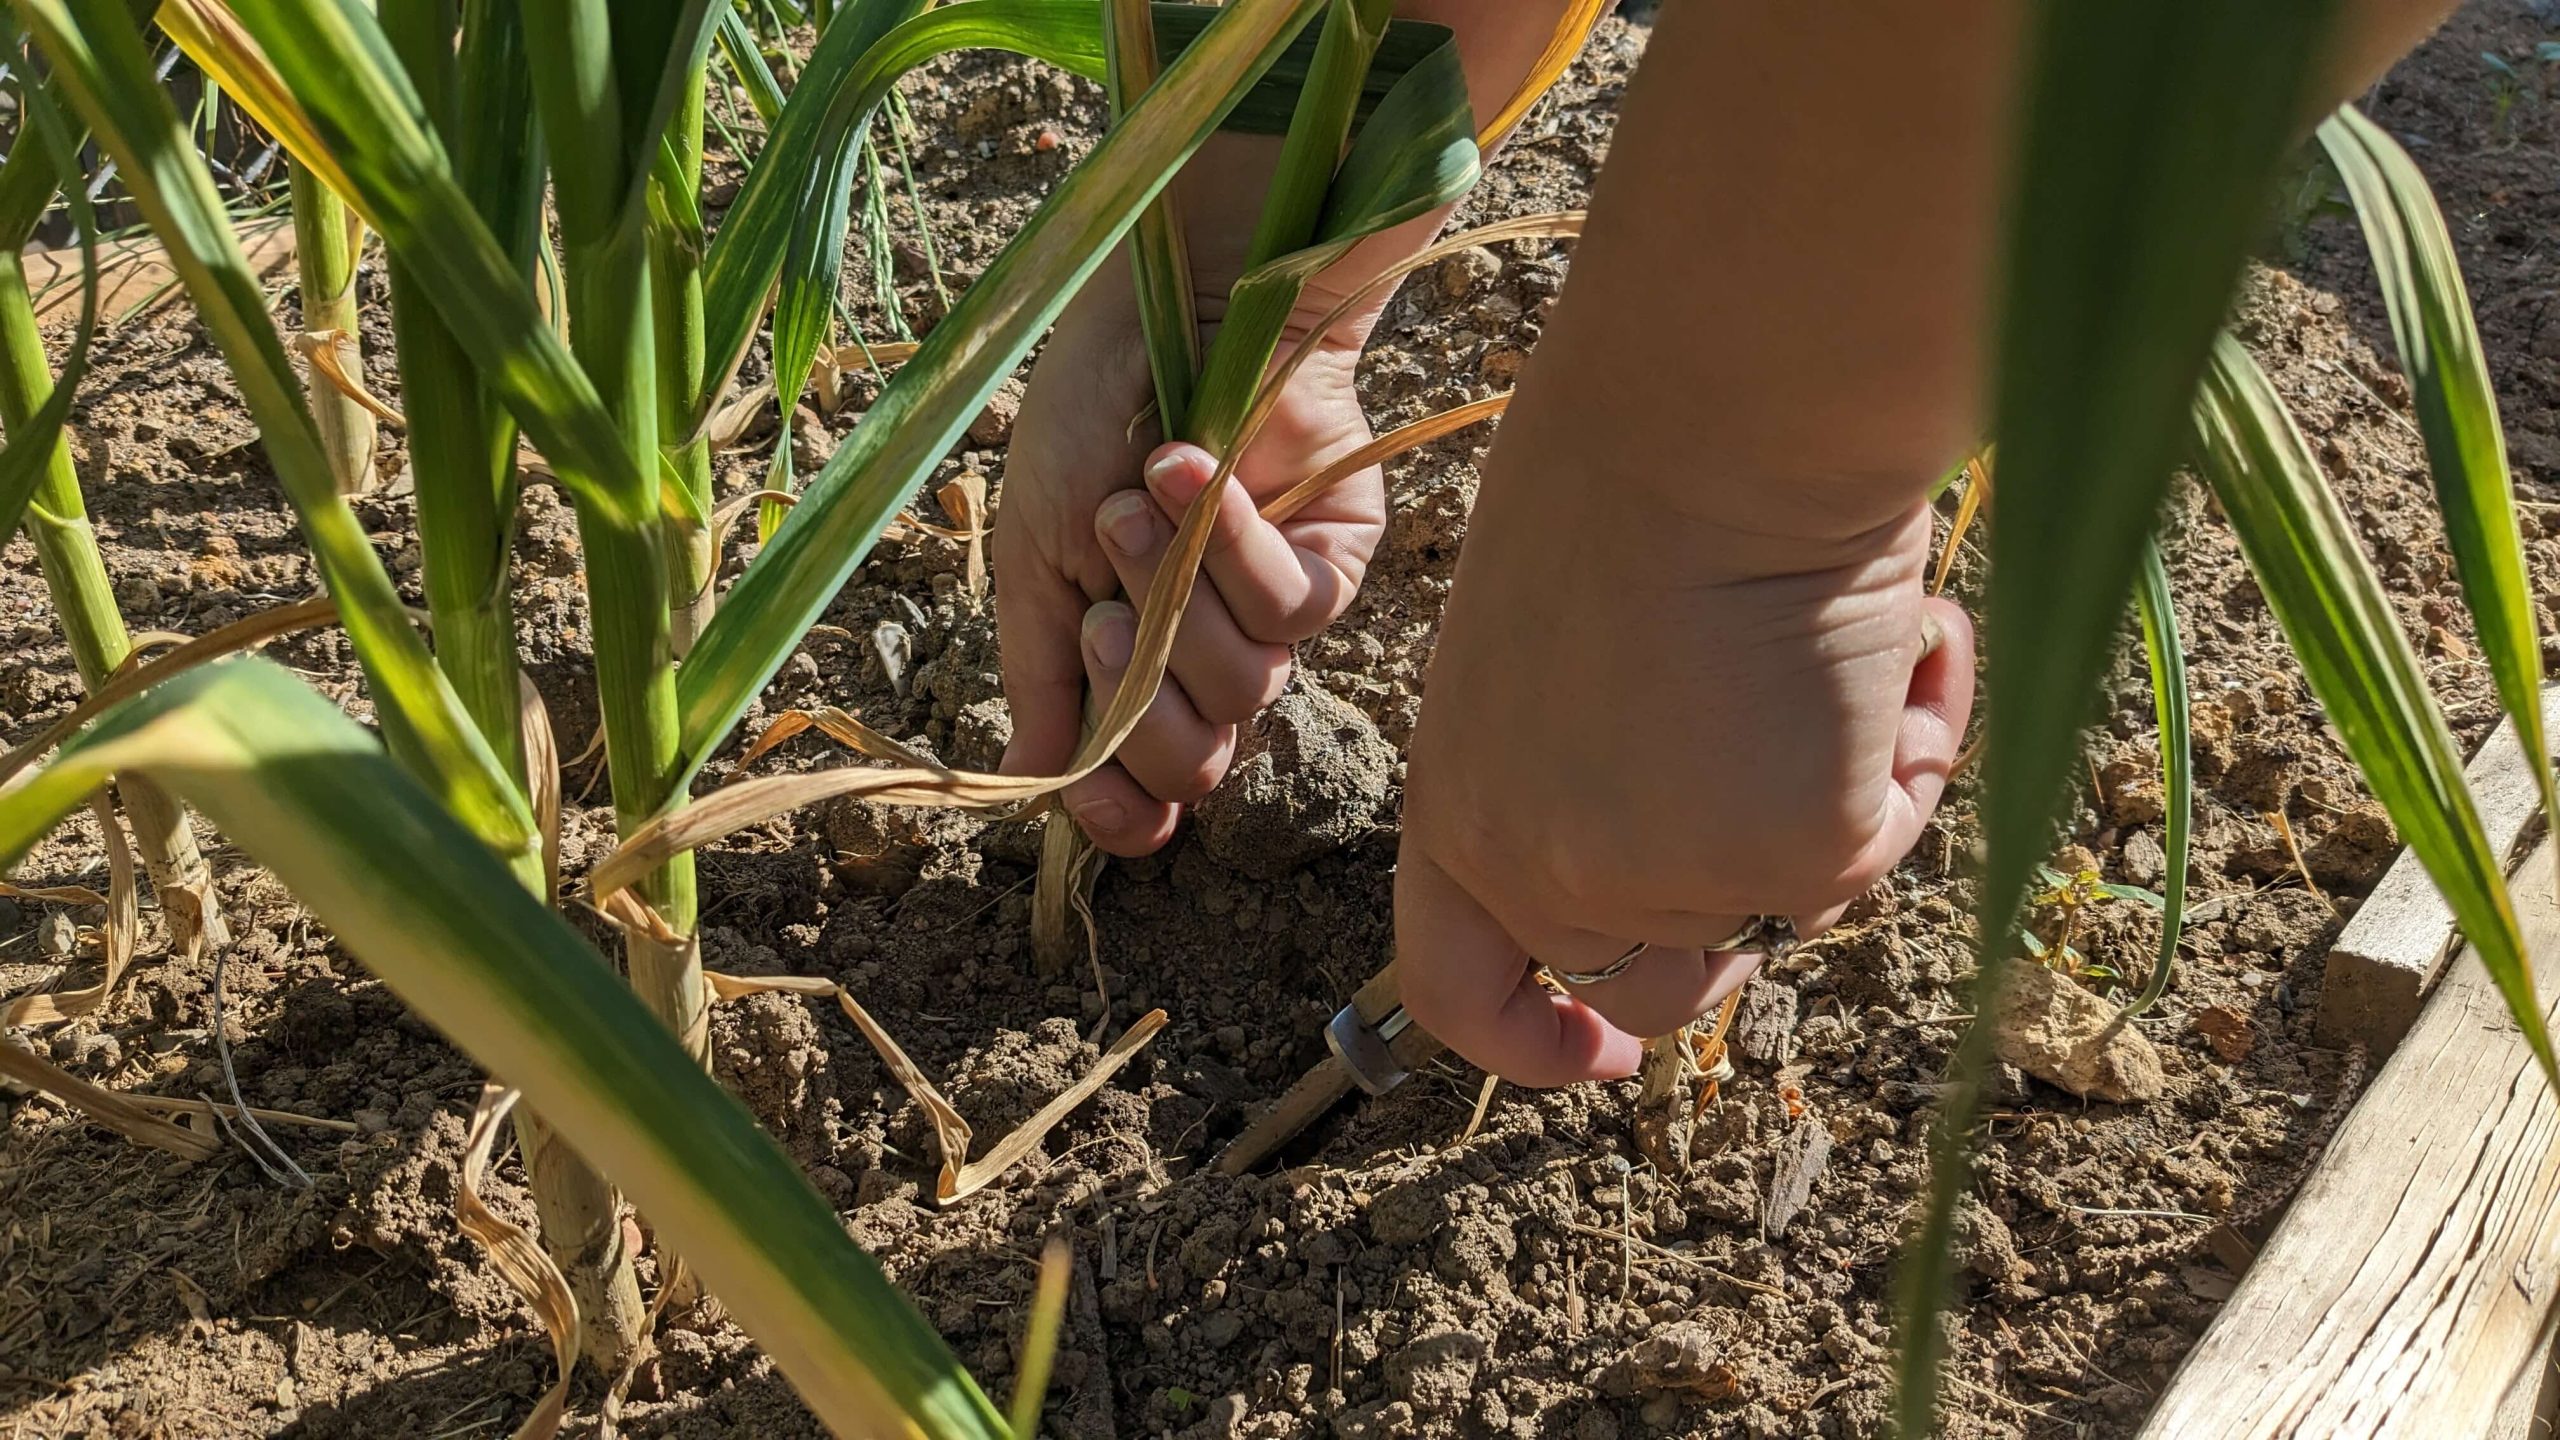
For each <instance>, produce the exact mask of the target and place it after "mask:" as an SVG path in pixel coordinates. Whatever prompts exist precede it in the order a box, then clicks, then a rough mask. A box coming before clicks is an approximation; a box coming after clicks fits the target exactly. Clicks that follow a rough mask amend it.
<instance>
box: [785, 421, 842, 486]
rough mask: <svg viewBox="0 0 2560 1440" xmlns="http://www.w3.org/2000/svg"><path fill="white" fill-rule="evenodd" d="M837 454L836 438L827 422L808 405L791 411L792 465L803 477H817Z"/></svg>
mask: <svg viewBox="0 0 2560 1440" xmlns="http://www.w3.org/2000/svg"><path fill="white" fill-rule="evenodd" d="M835 453H836V437H835V436H834V434H833V433H831V432H830V431H829V430H828V429H827V422H825V421H824V420H821V419H819V418H818V412H817V411H815V410H812V409H810V408H809V407H808V406H806V405H795V406H793V407H792V410H791V465H792V468H793V469H794V470H796V471H798V472H799V473H800V474H801V475H804V476H807V475H815V474H817V473H818V472H819V471H820V470H822V469H825V468H826V464H827V461H828V460H829V459H831V458H833V457H834V455H835Z"/></svg>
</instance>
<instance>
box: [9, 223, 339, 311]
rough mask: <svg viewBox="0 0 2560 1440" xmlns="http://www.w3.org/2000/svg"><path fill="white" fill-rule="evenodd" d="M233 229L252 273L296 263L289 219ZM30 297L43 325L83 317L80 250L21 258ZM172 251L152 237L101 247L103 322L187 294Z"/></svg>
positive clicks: (69, 247) (34, 251)
mask: <svg viewBox="0 0 2560 1440" xmlns="http://www.w3.org/2000/svg"><path fill="white" fill-rule="evenodd" d="M234 229H235V231H236V233H237V234H238V236H239V240H240V248H241V251H242V253H244V254H246V255H247V256H248V257H249V268H250V270H251V271H252V272H253V273H255V274H256V275H257V277H258V278H259V279H261V280H264V279H267V278H268V277H270V276H272V275H274V274H276V273H277V272H279V271H282V270H284V269H286V268H288V267H290V266H291V265H292V263H293V221H292V220H291V219H290V218H289V217H285V216H264V217H260V218H257V219H250V220H241V221H238V222H236V223H235V225H234ZM22 263H23V264H24V265H25V267H26V271H27V293H28V295H29V296H30V297H31V298H33V300H34V301H35V310H36V320H37V322H38V323H39V324H44V325H53V324H69V323H71V322H72V321H75V320H78V319H79V318H80V247H79V246H78V245H77V244H71V245H65V246H61V247H58V248H55V249H32V248H31V249H29V250H28V251H27V252H26V254H25V255H24V256H23V257H22ZM182 293H183V292H182V290H181V288H180V286H179V284H178V272H177V270H176V269H175V268H174V267H173V266H171V265H170V263H169V254H168V251H167V250H165V249H163V248H162V246H161V244H160V242H159V241H158V240H157V239H154V238H152V237H150V236H147V235H145V236H136V237H132V238H128V239H123V240H110V241H106V242H104V243H102V244H100V245H99V246H98V319H99V322H100V323H101V324H107V325H112V324H115V323H117V322H118V321H120V320H128V319H132V318H134V317H135V316H138V315H143V314H147V313H149V312H150V311H152V310H156V309H158V308H159V307H160V306H162V305H165V304H167V303H168V302H170V301H171V300H174V299H176V298H178V297H179V296H180V295H181V294H182Z"/></svg>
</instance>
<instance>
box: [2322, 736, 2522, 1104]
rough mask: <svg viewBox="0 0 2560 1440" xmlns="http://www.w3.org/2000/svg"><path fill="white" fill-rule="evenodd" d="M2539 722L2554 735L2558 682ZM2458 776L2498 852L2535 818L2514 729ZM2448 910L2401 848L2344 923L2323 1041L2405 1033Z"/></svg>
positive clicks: (2325, 987)
mask: <svg viewBox="0 0 2560 1440" xmlns="http://www.w3.org/2000/svg"><path fill="white" fill-rule="evenodd" d="M2542 713H2543V723H2544V724H2545V725H2547V726H2550V727H2552V728H2553V729H2560V685H2555V686H2552V687H2551V688H2550V689H2547V690H2545V691H2543V692H2542ZM2463 778H2464V779H2466V780H2468V781H2469V782H2470V784H2471V793H2472V796H2473V797H2474V798H2475V799H2476V800H2477V801H2478V803H2479V806H2480V825H2481V828H2482V829H2483V830H2486V831H2487V832H2488V835H2489V843H2490V844H2491V845H2492V846H2494V847H2496V848H2497V849H2498V851H2499V852H2500V853H2501V854H2504V853H2506V852H2508V851H2511V850H2513V849H2514V848H2515V844H2516V842H2517V840H2518V839H2520V838H2521V837H2522V836H2523V834H2524V830H2525V826H2526V825H2527V824H2528V823H2530V822H2531V821H2532V819H2533V814H2534V808H2535V800H2536V795H2535V790H2534V782H2533V770H2532V767H2531V766H2529V765H2528V764H2527V763H2526V762H2525V758H2524V747H2523V746H2522V745H2521V744H2519V743H2518V742H2517V740H2516V730H2515V726H2514V725H2513V724H2512V723H2510V722H2504V721H2502V722H2500V723H2499V725H2498V728H2497V730H2496V732H2495V733H2493V734H2491V735H2490V737H2489V739H2488V742H2487V743H2486V744H2484V745H2482V746H2481V747H2480V753H2479V754H2477V755H2475V756H2473V757H2472V759H2471V764H2470V766H2469V768H2468V769H2467V770H2466V771H2465V772H2464V776H2463ZM2453 928H2454V927H2453V911H2452V910H2451V909H2450V908H2448V907H2447V906H2446V905H2445V903H2444V897H2443V896H2442V895H2439V894H2437V893H2436V887H2435V882H2434V881H2432V880H2430V879H2428V878H2427V871H2426V867H2425V866H2423V865H2421V864H2419V863H2418V857H2417V856H2415V855H2412V854H2410V853H2409V852H2408V851H2406V850H2403V851H2401V852H2400V858H2398V859H2397V860H2394V861H2392V862H2391V869H2390V870H2389V871H2388V872H2386V873H2385V874H2384V875H2383V877H2382V883H2381V884H2379V885H2376V886H2374V887H2373V893H2372V894H2371V895H2369V896H2367V897H2366V898H2365V902H2364V904H2363V905H2362V906H2361V907H2360V908H2359V909H2357V911H2356V914H2355V918H2354V919H2352V920H2349V921H2348V922H2347V927H2346V929H2345V930H2343V931H2341V932H2340V933H2339V935H2338V941H2337V943H2336V944H2334V945H2332V946H2330V947H2329V958H2328V960H2327V962H2326V963H2325V965H2324V967H2323V969H2322V972H2321V979H2320V1013H2319V1020H2318V1025H2319V1032H2320V1038H2321V1039H2323V1040H2326V1041H2328V1042H2329V1043H2331V1044H2333V1045H2355V1044H2361V1045H2365V1046H2368V1047H2370V1048H2371V1049H2372V1051H2373V1053H2374V1054H2375V1055H2376V1056H2381V1055H2384V1054H2388V1053H2389V1052H2390V1050H2391V1047H2392V1046H2394V1045H2397V1044H2399V1043H2400V1037H2401V1036H2403V1035H2406V1034H2407V1033H2409V1025H2410V1022H2412V1021H2413V1020H2415V1019H2416V1018H2417V1015H2418V1002H2419V1001H2420V1000H2421V999H2422V998H2424V996H2425V995H2426V993H2427V987H2428V986H2429V985H2432V984H2434V983H2435V978H2436V975H2437V973H2438V972H2439V971H2441V970H2442V969H2443V968H2444V957H2445V956H2446V955H2447V954H2449V953H2450V952H2451V951H2452V949H2453Z"/></svg>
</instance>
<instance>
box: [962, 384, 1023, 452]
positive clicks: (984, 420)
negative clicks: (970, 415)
mask: <svg viewBox="0 0 2560 1440" xmlns="http://www.w3.org/2000/svg"><path fill="white" fill-rule="evenodd" d="M1021 413H1022V384H1021V382H1020V381H1017V380H1010V379H1009V380H1007V381H1005V382H1004V383H1003V384H1002V385H999V386H997V387H996V393H995V394H993V395H991V396H989V397H987V408H985V409H984V410H981V411H979V412H978V418H977V419H975V420H972V421H970V422H969V439H970V441H971V442H972V443H974V444H978V445H983V446H985V447H986V448H988V449H990V450H993V449H996V448H998V447H1000V446H1003V445H1005V444H1008V443H1010V442H1011V441H1012V439H1013V421H1014V417H1015V416H1017V415H1020V414H1021Z"/></svg>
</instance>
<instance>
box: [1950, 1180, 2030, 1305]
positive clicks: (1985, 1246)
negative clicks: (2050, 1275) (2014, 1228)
mask: <svg viewBox="0 0 2560 1440" xmlns="http://www.w3.org/2000/svg"><path fill="white" fill-rule="evenodd" d="M1955 1232H1956V1256H1957V1258H1959V1259H1961V1260H1963V1261H1964V1268H1966V1269H1967V1270H1970V1271H1972V1272H1973V1273H1974V1274H1976V1275H1979V1276H1981V1277H1982V1278H1983V1279H1985V1280H1997V1281H1999V1282H2001V1283H2003V1284H2007V1285H2014V1284H2017V1283H2018V1282H2019V1281H2021V1280H2024V1279H2026V1278H2027V1276H2028V1275H2030V1274H2032V1273H2034V1267H2033V1266H2031V1265H2029V1264H2027V1262H2026V1261H2024V1260H2022V1259H2020V1258H2018V1237H2016V1236H2015V1235H2012V1234H2011V1233H2009V1224H2008V1222H2007V1221H2005V1220H2002V1219H2001V1218H2000V1217H1999V1216H1997V1215H1994V1214H1992V1213H1991V1212H1990V1210H1988V1209H1986V1208H1984V1206H1983V1203H1982V1202H1981V1201H1980V1200H1977V1199H1975V1198H1974V1197H1972V1196H1971V1195H1967V1196H1965V1197H1964V1198H1963V1199H1961V1200H1959V1201H1958V1202H1957V1203H1956V1224H1955Z"/></svg>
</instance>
